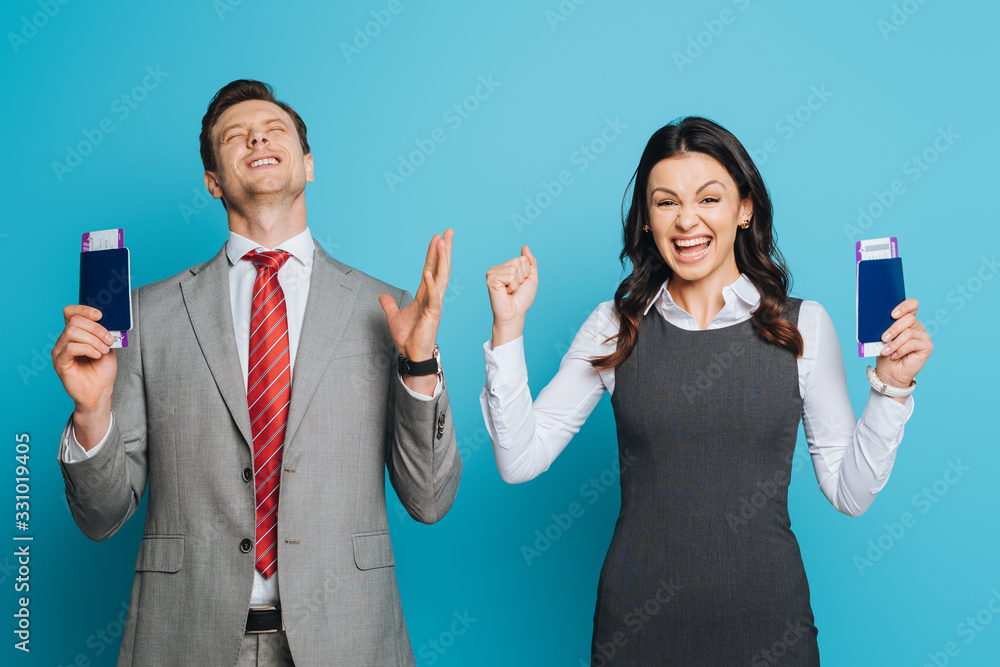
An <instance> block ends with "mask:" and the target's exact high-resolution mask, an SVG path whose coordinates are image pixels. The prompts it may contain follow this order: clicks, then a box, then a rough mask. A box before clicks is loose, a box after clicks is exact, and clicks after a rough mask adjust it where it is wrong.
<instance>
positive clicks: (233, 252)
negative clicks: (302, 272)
mask: <svg viewBox="0 0 1000 667" xmlns="http://www.w3.org/2000/svg"><path fill="white" fill-rule="evenodd" d="M315 248H316V244H315V243H314V242H313V238H312V233H311V232H310V231H309V228H308V227H306V228H305V229H304V230H302V231H301V232H300V233H298V234H296V235H295V236H293V237H292V238H290V239H287V240H285V241H282V242H281V243H279V244H278V246H277V247H276V248H265V247H264V246H262V245H261V244H259V243H257V242H256V241H253V240H251V239H248V238H247V237H245V236H240V235H239V234H237V233H236V232H234V231H230V232H229V240H228V241H226V256H227V257H228V258H229V265H230V266H234V265H235V264H236V262H238V261H240V260H241V259H243V256H244V255H246V254H247V253H248V252H250V251H251V250H262V251H268V250H284V251H285V252H287V253H288V254H289V255H291V256H292V257H294V258H295V259H296V260H298V262H299V263H300V264H301V265H302V266H304V267H305V268H310V267H311V266H312V262H313V252H314V251H315Z"/></svg>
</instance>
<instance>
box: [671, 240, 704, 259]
mask: <svg viewBox="0 0 1000 667" xmlns="http://www.w3.org/2000/svg"><path fill="white" fill-rule="evenodd" d="M671 245H673V247H674V256H675V257H677V259H678V260H680V261H681V262H684V263H688V262H697V261H698V260H700V259H702V258H703V257H705V255H707V254H708V249H709V248H711V247H712V237H711V236H696V237H694V238H689V239H681V238H675V239H673V242H672V244H671Z"/></svg>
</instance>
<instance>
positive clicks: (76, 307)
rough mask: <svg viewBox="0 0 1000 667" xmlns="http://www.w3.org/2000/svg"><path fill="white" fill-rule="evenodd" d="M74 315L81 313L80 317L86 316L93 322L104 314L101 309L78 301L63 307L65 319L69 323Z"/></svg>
mask: <svg viewBox="0 0 1000 667" xmlns="http://www.w3.org/2000/svg"><path fill="white" fill-rule="evenodd" d="M74 315H79V316H80V317H84V318H86V319H88V320H91V321H93V322H96V321H98V320H99V319H101V316H102V315H101V311H99V310H98V309H96V308H91V307H90V306H84V305H81V304H77V303H73V304H70V305H68V306H66V307H65V308H63V320H64V321H65V322H66V323H67V324H69V321H70V319H72V318H73V316H74Z"/></svg>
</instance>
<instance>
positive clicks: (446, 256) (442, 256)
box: [434, 229, 451, 289]
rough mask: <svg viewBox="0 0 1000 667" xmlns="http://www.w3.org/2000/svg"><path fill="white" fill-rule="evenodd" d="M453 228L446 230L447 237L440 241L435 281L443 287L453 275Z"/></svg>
mask: <svg viewBox="0 0 1000 667" xmlns="http://www.w3.org/2000/svg"><path fill="white" fill-rule="evenodd" d="M449 232H451V230H450V229H449V230H448V231H446V232H445V236H446V238H444V239H442V240H441V241H439V242H438V253H437V267H436V270H435V272H434V282H435V283H437V284H438V285H440V286H441V287H442V289H443V288H444V287H445V286H447V284H448V277H449V276H450V275H451V238H450V237H451V234H450V233H449Z"/></svg>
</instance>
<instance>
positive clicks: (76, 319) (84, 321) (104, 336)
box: [66, 309, 115, 345]
mask: <svg viewBox="0 0 1000 667" xmlns="http://www.w3.org/2000/svg"><path fill="white" fill-rule="evenodd" d="M91 310H93V309H91ZM98 312H100V311H98ZM71 328H76V329H79V330H81V331H86V332H88V333H90V334H93V335H94V336H95V337H96V338H99V339H101V340H103V341H104V342H106V343H107V344H109V345H110V344H111V343H113V342H114V340H115V339H114V337H113V336H112V335H111V333H110V332H109V331H108V330H107V329H105V328H104V326H103V325H101V324H100V323H98V322H95V321H94V320H92V319H90V318H88V317H84V316H82V315H74V316H73V317H71V318H70V319H69V321H68V322H66V330H67V331H68V330H69V329H71Z"/></svg>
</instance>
